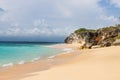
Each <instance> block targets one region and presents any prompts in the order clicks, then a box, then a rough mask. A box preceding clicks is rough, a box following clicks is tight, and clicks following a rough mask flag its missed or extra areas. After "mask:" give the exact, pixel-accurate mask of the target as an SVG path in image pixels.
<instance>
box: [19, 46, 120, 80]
mask: <svg viewBox="0 0 120 80" xmlns="http://www.w3.org/2000/svg"><path fill="white" fill-rule="evenodd" d="M32 75H34V76H29V77H27V78H24V79H21V80H120V47H109V48H99V49H92V50H86V51H83V53H82V54H81V55H79V56H78V57H77V58H76V59H74V60H72V61H71V62H68V63H67V64H64V65H59V66H56V67H53V68H51V69H49V70H45V71H41V72H36V73H32Z"/></svg>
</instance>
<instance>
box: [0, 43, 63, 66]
mask: <svg viewBox="0 0 120 80" xmlns="http://www.w3.org/2000/svg"><path fill="white" fill-rule="evenodd" d="M51 45H53V44H52V43H37V44H36V43H35V44H34V43H32V44H31V43H24V44H23V43H0V67H6V66H13V65H14V64H24V63H26V62H33V61H36V60H39V59H42V58H45V57H50V56H53V55H57V54H58V53H60V52H62V50H61V49H53V48H50V47H48V46H51Z"/></svg>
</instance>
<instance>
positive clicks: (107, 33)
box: [65, 25, 120, 48]
mask: <svg viewBox="0 0 120 80" xmlns="http://www.w3.org/2000/svg"><path fill="white" fill-rule="evenodd" d="M118 39H120V25H117V26H110V27H105V28H101V29H98V30H90V29H85V28H80V29H79V30H76V31H75V32H74V33H72V34H70V35H69V36H68V37H67V38H66V39H65V43H68V44H71V43H74V42H77V43H81V44H83V45H82V47H81V48H92V46H94V45H100V46H101V47H108V46H111V45H115V44H119V42H120V41H117V42H115V41H116V40H118Z"/></svg>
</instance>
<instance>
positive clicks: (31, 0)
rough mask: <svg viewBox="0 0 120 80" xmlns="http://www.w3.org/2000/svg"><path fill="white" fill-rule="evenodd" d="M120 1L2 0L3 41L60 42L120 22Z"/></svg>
mask: <svg viewBox="0 0 120 80" xmlns="http://www.w3.org/2000/svg"><path fill="white" fill-rule="evenodd" d="M119 16H120V0H0V41H44V42H54V41H55V42H59V41H64V39H65V38H66V37H67V36H68V35H69V34H70V33H72V32H74V30H76V29H79V28H82V27H84V28H89V29H98V28H101V27H105V26H110V25H116V24H118V23H119V22H120V21H119V19H118V17H119Z"/></svg>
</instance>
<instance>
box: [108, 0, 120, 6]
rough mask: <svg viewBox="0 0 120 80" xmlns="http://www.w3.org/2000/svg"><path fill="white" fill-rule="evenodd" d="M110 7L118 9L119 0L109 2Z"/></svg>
mask: <svg viewBox="0 0 120 80" xmlns="http://www.w3.org/2000/svg"><path fill="white" fill-rule="evenodd" d="M109 1H110V4H111V5H114V6H115V7H117V8H120V0H109Z"/></svg>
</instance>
